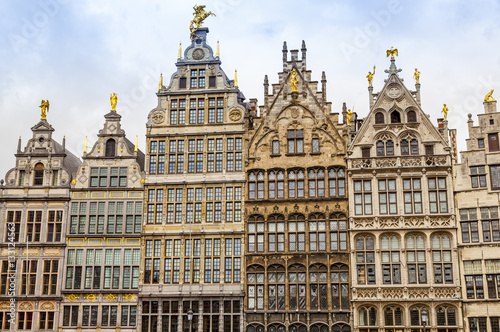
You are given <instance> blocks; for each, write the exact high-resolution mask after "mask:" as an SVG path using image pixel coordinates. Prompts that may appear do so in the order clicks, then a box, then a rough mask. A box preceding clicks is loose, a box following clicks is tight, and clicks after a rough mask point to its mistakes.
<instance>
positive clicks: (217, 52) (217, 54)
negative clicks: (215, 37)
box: [215, 41, 219, 58]
mask: <svg viewBox="0 0 500 332" xmlns="http://www.w3.org/2000/svg"><path fill="white" fill-rule="evenodd" d="M215 57H216V58H218V57H219V41H217V51H216V52H215Z"/></svg>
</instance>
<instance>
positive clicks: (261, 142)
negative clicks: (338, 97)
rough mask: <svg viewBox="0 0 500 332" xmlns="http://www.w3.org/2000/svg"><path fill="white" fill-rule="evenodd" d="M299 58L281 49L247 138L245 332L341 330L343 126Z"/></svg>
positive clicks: (345, 247)
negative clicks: (272, 79)
mask: <svg viewBox="0 0 500 332" xmlns="http://www.w3.org/2000/svg"><path fill="white" fill-rule="evenodd" d="M306 52H307V49H306V45H305V43H304V42H302V47H301V50H300V57H299V50H291V51H290V54H289V52H288V49H287V45H286V42H285V43H284V44H283V70H282V72H280V73H278V76H279V80H278V83H275V84H272V86H271V88H270V87H269V82H268V78H267V75H266V77H265V79H264V103H263V105H262V106H260V117H255V118H254V119H253V123H252V125H251V126H250V128H249V130H248V132H247V136H246V137H247V138H246V140H247V141H248V143H247V144H248V145H247V147H246V149H247V154H248V163H247V167H246V180H247V184H246V197H245V227H246V229H245V242H246V243H245V270H246V278H245V294H246V297H245V305H244V306H245V320H246V322H245V325H246V331H247V332H255V331H258V332H260V331H269V332H276V331H277V332H284V331H290V332H297V331H299V332H305V331H315V332H319V331H325V332H326V331H350V328H349V320H350V303H349V244H348V235H347V234H348V225H347V197H348V193H347V186H346V172H345V157H346V154H345V138H344V137H343V136H344V135H345V126H344V125H343V124H341V123H339V114H338V113H332V110H331V103H330V102H328V101H327V98H326V76H325V73H324V72H323V74H322V77H321V84H318V82H317V81H313V80H312V73H311V71H310V70H308V69H307V63H306ZM254 103H256V101H255V100H254V101H252V107H254V105H253V104H254ZM344 113H345V112H344ZM344 116H345V114H344Z"/></svg>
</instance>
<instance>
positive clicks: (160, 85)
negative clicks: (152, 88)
mask: <svg viewBox="0 0 500 332" xmlns="http://www.w3.org/2000/svg"><path fill="white" fill-rule="evenodd" d="M162 87H163V73H160V84H159V86H158V90H161V89H162Z"/></svg>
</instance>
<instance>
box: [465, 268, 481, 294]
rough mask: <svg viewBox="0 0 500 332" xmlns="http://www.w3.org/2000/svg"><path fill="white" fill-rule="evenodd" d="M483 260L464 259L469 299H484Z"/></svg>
mask: <svg viewBox="0 0 500 332" xmlns="http://www.w3.org/2000/svg"><path fill="white" fill-rule="evenodd" d="M481 263H482V261H481V260H475V261H464V274H465V276H464V277H465V289H466V293H467V298H468V299H484V286H483V285H484V282H483V271H482V266H481Z"/></svg>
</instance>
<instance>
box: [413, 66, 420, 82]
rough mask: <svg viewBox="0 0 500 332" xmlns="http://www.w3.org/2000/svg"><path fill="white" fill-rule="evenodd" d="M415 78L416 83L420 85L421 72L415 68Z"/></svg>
mask: <svg viewBox="0 0 500 332" xmlns="http://www.w3.org/2000/svg"><path fill="white" fill-rule="evenodd" d="M413 78H414V79H415V83H417V84H420V72H419V71H418V69H417V68H415V73H414V74H413Z"/></svg>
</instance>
